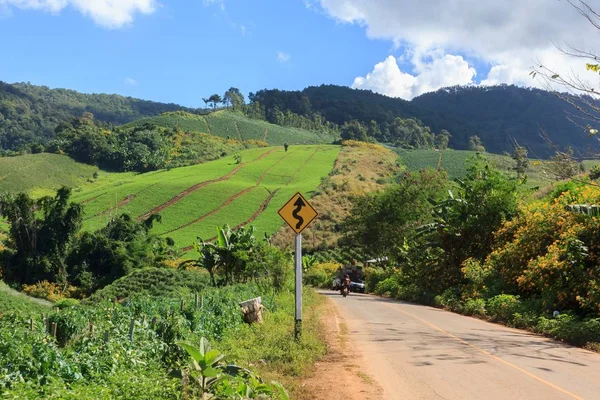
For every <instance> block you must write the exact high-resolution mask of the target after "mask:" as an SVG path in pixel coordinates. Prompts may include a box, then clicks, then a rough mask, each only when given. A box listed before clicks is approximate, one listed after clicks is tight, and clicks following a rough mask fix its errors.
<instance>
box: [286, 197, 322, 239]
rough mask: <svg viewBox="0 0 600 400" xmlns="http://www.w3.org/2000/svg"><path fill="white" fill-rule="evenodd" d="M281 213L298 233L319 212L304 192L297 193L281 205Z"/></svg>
mask: <svg viewBox="0 0 600 400" xmlns="http://www.w3.org/2000/svg"><path fill="white" fill-rule="evenodd" d="M279 215H280V216H281V218H283V220H284V221H285V222H286V223H287V224H288V225H289V226H290V228H292V230H293V231H294V232H296V234H300V233H301V232H302V231H303V230H304V229H306V227H307V226H308V225H310V223H311V222H312V221H313V220H314V219H315V218H316V217H317V216H318V215H319V214H318V213H317V211H316V210H315V209H314V208H313V207H312V206H311V205H310V203H309V202H308V200H306V198H304V196H302V194H300V193H296V194H295V195H294V196H293V197H292V198H291V199H290V200H289V201H288V202H287V203H285V205H284V206H283V207H281V209H280V210H279Z"/></svg>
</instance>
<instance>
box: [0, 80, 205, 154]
mask: <svg viewBox="0 0 600 400" xmlns="http://www.w3.org/2000/svg"><path fill="white" fill-rule="evenodd" d="M178 110H186V111H190V112H192V111H193V112H196V110H191V109H186V108H185V107H181V106H178V105H175V104H163V103H156V102H153V101H146V100H139V99H133V98H130V97H123V96H118V95H106V94H83V93H78V92H76V91H74V90H65V89H50V88H48V87H45V86H34V85H31V84H26V83H17V84H8V83H4V82H0V149H4V150H28V151H29V150H31V146H32V145H34V144H45V143H47V142H48V141H50V140H51V139H53V138H54V136H55V134H54V129H55V128H56V126H57V125H58V124H60V123H61V122H68V121H70V120H71V119H73V118H75V117H80V116H82V115H83V114H84V113H86V112H90V113H92V114H94V116H95V117H96V119H98V120H100V121H102V122H105V123H109V124H113V125H120V124H124V123H127V122H130V121H133V120H136V119H139V118H143V117H146V116H151V115H156V114H160V113H163V112H167V111H178Z"/></svg>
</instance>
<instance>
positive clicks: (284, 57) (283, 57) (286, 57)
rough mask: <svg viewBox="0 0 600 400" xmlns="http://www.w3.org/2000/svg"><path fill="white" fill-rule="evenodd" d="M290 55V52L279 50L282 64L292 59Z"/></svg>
mask: <svg viewBox="0 0 600 400" xmlns="http://www.w3.org/2000/svg"><path fill="white" fill-rule="evenodd" d="M290 58H291V57H290V55H289V54H288V53H284V52H283V51H278V52H277V61H279V62H280V63H282V64H285V63H287V62H289V61H290Z"/></svg>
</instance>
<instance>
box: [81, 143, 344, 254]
mask: <svg viewBox="0 0 600 400" xmlns="http://www.w3.org/2000/svg"><path fill="white" fill-rule="evenodd" d="M338 152H339V147H337V146H333V145H311V146H290V148H289V151H288V152H285V151H284V149H283V148H282V147H272V148H255V149H250V150H244V151H242V152H240V153H239V154H240V156H241V158H242V159H241V163H240V164H237V163H236V162H235V161H234V158H233V157H226V158H222V159H219V160H216V161H212V162H209V163H205V164H199V165H194V166H189V167H183V168H176V169H172V170H161V171H156V172H150V173H146V174H132V173H123V174H101V175H100V177H99V178H98V180H97V181H96V182H93V183H87V184H85V185H83V186H82V187H81V188H80V189H78V190H77V191H76V192H75V194H74V198H73V200H74V201H77V202H81V203H83V204H84V207H85V213H86V216H85V221H84V228H85V229H88V230H94V229H98V228H101V227H103V226H105V225H106V223H107V222H108V220H109V219H110V217H111V215H115V214H120V213H127V214H129V215H131V216H133V217H135V218H139V219H143V218H145V217H147V216H148V215H150V214H151V213H155V212H156V213H159V214H160V215H161V216H162V223H160V224H156V225H155V227H154V232H155V233H156V234H159V235H165V236H169V237H172V238H173V239H175V241H176V244H177V246H178V247H180V248H186V247H189V246H190V245H192V243H193V242H194V240H195V239H196V237H198V236H200V237H202V238H204V239H211V238H212V237H214V236H215V234H216V228H217V227H218V226H222V225H224V224H229V225H230V226H232V227H236V226H240V225H254V226H256V228H257V230H258V232H257V235H258V236H262V235H263V234H264V233H268V234H273V233H275V231H277V230H278V229H279V228H280V227H281V226H282V224H283V222H282V221H281V219H280V217H279V215H277V211H278V210H279V208H280V207H281V206H282V205H283V204H284V203H285V202H286V201H287V200H288V199H289V198H290V197H291V196H292V195H293V194H294V193H296V192H297V191H300V192H302V193H303V194H305V195H306V196H307V197H311V195H312V193H313V191H315V190H316V189H317V188H318V186H319V185H320V183H321V179H322V178H324V177H326V176H327V175H328V174H329V172H330V171H331V169H332V168H333V164H334V162H335V159H336V158H337V154H338Z"/></svg>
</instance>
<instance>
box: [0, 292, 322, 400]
mask: <svg viewBox="0 0 600 400" xmlns="http://www.w3.org/2000/svg"><path fill="white" fill-rule="evenodd" d="M190 294H191V293H190V292H188V293H187V295H186V294H185V293H183V292H182V293H180V297H169V296H163V297H154V298H150V297H145V296H136V297H133V298H131V299H130V300H129V301H127V302H124V303H122V304H119V303H108V302H102V303H98V304H90V305H86V306H75V307H71V308H66V309H64V310H62V311H60V312H59V313H52V314H51V315H49V316H48V321H49V323H50V325H54V324H56V327H57V328H56V337H53V335H52V334H49V333H48V331H47V326H46V322H45V321H44V320H42V319H41V316H40V315H39V314H35V313H33V314H31V313H22V312H11V313H6V314H4V315H2V316H0V338H1V340H0V347H1V349H0V394H2V396H3V398H14V399H17V398H19V399H34V398H49V399H50V398H52V399H66V398H68V399H75V398H78V399H112V398H129V399H142V398H143V399H146V398H153V399H177V398H181V396H182V395H183V396H188V398H189V397H195V396H200V395H201V393H202V390H201V388H200V387H198V386H196V385H194V384H193V381H191V379H192V378H193V377H196V376H197V375H195V373H194V374H192V375H190V374H189V373H184V376H183V377H182V375H181V374H178V373H177V371H182V372H184V371H186V370H187V365H189V362H190V361H191V359H190V355H189V354H188V352H187V351H186V350H188V347H189V346H191V347H192V348H194V347H197V346H198V345H200V344H202V343H203V340H202V339H201V338H203V337H204V338H208V339H209V340H210V341H211V342H212V343H213V345H214V347H216V348H219V349H222V351H224V352H225V354H224V356H225V358H223V357H222V356H221V355H220V353H216V355H219V357H218V359H219V360H221V359H222V360H223V363H222V366H223V367H226V368H223V369H222V370H221V367H220V366H221V364H219V365H217V364H216V360H217V357H214V359H213V360H212V361H211V362H210V364H213V363H214V364H213V366H214V367H215V368H217V369H218V370H219V371H220V373H226V374H228V375H229V377H228V379H226V380H222V382H220V383H217V382H216V383H215V384H214V385H212V387H211V388H210V390H208V391H207V393H213V394H216V395H217V396H218V398H222V399H237V398H240V397H239V396H240V390H241V389H242V388H243V389H245V391H244V394H245V397H244V398H257V397H258V395H259V394H260V393H264V394H267V397H266V398H273V399H277V398H281V399H283V398H287V396H286V394H285V391H284V390H279V389H277V388H278V387H279V388H280V386H279V385H273V384H272V383H271V382H269V381H263V380H262V379H260V377H258V376H257V375H256V374H255V373H253V372H251V371H248V370H246V369H242V368H240V367H235V366H234V365H233V363H234V362H242V363H244V365H247V364H248V362H256V361H258V360H259V359H268V360H269V365H273V366H278V367H280V368H291V369H290V370H289V371H287V372H288V373H290V374H294V373H298V372H300V371H301V369H302V368H305V367H306V366H307V364H308V363H310V362H311V361H312V360H314V358H315V357H317V356H318V355H320V354H322V353H323V347H322V346H321V345H320V344H319V343H318V341H316V340H315V331H314V330H313V329H314V327H313V326H312V325H313V323H311V322H309V323H308V324H307V326H308V327H309V329H307V330H306V331H305V333H306V337H303V338H302V340H301V341H299V342H295V341H294V340H291V339H290V337H291V330H292V329H293V323H292V322H293V302H292V301H290V300H292V297H291V296H289V295H288V294H281V295H278V296H276V297H274V298H271V300H267V297H265V296H264V295H265V294H266V293H263V292H261V290H260V289H259V288H258V287H257V286H251V285H246V286H236V287H228V288H224V289H219V290H206V291H203V292H202V293H201V297H202V301H201V303H199V304H196V303H195V302H194V301H193V300H194V297H193V296H190ZM260 295H263V298H264V299H265V300H264V302H265V305H266V306H267V307H268V309H269V310H270V311H269V314H268V315H267V316H266V320H265V323H264V324H262V325H261V326H257V327H252V328H251V329H246V327H245V326H244V322H243V319H242V314H241V312H240V310H239V305H238V303H239V302H240V301H243V300H246V299H249V298H253V297H256V296H260ZM181 296H183V297H181ZM307 296H308V297H307V301H308V303H309V304H314V302H315V299H314V296H311V294H310V293H307ZM182 300H184V302H183V303H182ZM188 300H189V301H188ZM31 311H34V310H31ZM30 317H33V324H32V325H30V322H29V318H30ZM132 321H133V324H132ZM309 321H310V320H309ZM282 322H283V324H282ZM90 324H93V328H92V325H90ZM131 327H133V329H131ZM263 345H267V346H268V347H267V348H268V351H267V350H266V349H267V348H265V347H262V346H263ZM232 353H235V354H232ZM205 354H206V353H205ZM211 354H212V353H211ZM196 357H197V356H196V355H195V354H194V358H196ZM299 360H302V361H299ZM200 365H203V364H202V362H200ZM293 368H297V370H296V372H294V370H293ZM169 371H171V373H170V374H169ZM236 371H237V372H238V373H237V374H236V373H235V372H236ZM273 372H274V371H273V370H271V373H273ZM206 375H208V374H206ZM269 387H271V390H269Z"/></svg>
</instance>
